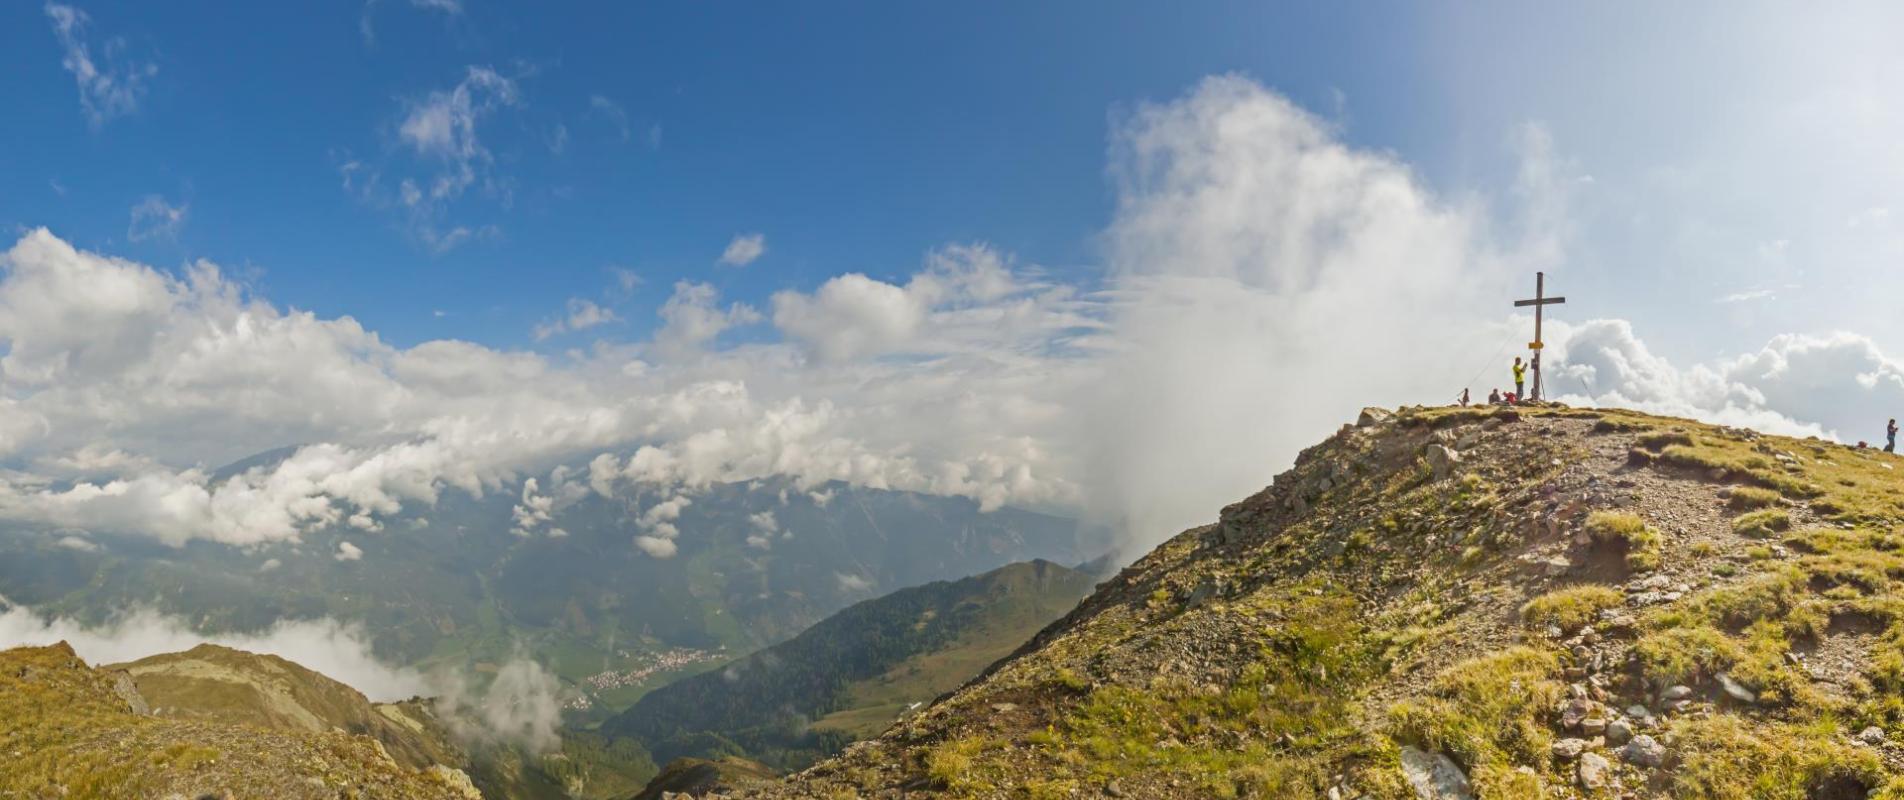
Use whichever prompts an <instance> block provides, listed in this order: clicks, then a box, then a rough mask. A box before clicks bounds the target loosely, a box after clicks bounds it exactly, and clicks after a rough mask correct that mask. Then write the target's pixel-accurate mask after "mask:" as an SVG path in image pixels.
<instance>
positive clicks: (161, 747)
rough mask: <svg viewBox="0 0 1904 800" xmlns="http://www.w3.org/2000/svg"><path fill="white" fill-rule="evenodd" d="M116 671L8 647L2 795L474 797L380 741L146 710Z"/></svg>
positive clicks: (465, 786)
mask: <svg viewBox="0 0 1904 800" xmlns="http://www.w3.org/2000/svg"><path fill="white" fill-rule="evenodd" d="M143 708H145V701H144V699H143V698H142V697H141V696H140V695H139V693H138V690H137V689H136V688H135V687H134V685H133V682H132V681H131V680H129V679H122V674H120V673H110V672H107V671H105V670H97V669H93V668H92V667H89V666H87V665H86V663H85V662H84V661H81V660H80V659H79V657H78V656H76V655H74V653H73V650H72V648H70V647H68V646H66V645H64V644H60V645H54V646H51V647H22V648H16V649H13V650H7V651H4V652H0V756H3V757H0V763H4V768H0V797H21V798H55V797H89V798H92V797H97V798H117V797H129V798H130V797H169V796H183V797H203V796H213V797H225V796H232V797H272V798H393V799H399V798H472V797H478V796H479V795H477V794H476V790H475V788H474V787H473V786H471V785H470V783H469V780H468V778H466V777H465V776H464V775H463V774H462V773H460V772H456V771H454V770H450V769H446V768H442V767H434V766H433V767H428V768H424V769H416V768H412V767H408V766H404V765H402V764H399V763H398V762H397V761H396V760H394V759H392V758H391V757H390V755H389V754H388V753H387V752H386V751H385V749H384V748H383V747H382V746H381V745H380V744H379V743H378V742H377V741H376V740H374V739H371V738H369V737H366V736H356V735H352V734H349V733H345V732H342V731H329V730H326V731H291V730H284V729H272V728H262V727H256V726H252V725H245V724H235V723H231V722H225V721H214V720H187V719H173V718H165V717H156V716H151V715H149V714H146V713H140V712H141V710H142V709H143Z"/></svg>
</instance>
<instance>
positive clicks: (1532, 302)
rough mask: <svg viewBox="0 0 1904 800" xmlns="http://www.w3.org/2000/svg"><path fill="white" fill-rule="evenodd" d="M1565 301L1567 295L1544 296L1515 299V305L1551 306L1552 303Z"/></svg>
mask: <svg viewBox="0 0 1904 800" xmlns="http://www.w3.org/2000/svg"><path fill="white" fill-rule="evenodd" d="M1565 302H1567V298H1565V297H1543V298H1540V299H1539V300H1515V301H1514V307H1516V308H1519V307H1521V306H1551V305H1556V304H1559V303H1565Z"/></svg>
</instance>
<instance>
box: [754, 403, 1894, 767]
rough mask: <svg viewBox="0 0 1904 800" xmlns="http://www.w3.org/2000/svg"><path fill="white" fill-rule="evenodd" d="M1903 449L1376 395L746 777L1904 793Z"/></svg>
mask: <svg viewBox="0 0 1904 800" xmlns="http://www.w3.org/2000/svg"><path fill="white" fill-rule="evenodd" d="M1900 469H1904V461H1900V460H1899V459H1898V458H1896V457H1894V456H1891V455H1887V454H1880V453H1876V452H1873V451H1870V450H1858V449H1852V448H1847V447H1843V446H1840V445H1835V444H1830V443H1826V442H1822V441H1818V440H1795V439H1788V438H1781V437H1773V436H1764V435H1760V434H1757V433H1754V432H1751V431H1743V430H1737V429H1730V428H1719V427H1713V426H1708V425H1702V424H1697V423H1693V422H1688V421H1684V420H1671V419H1662V418H1656V417H1647V416H1642V415H1637V414H1631V413H1626V412H1617V411H1604V412H1598V411H1582V410H1570V409H1565V408H1559V407H1548V408H1524V409H1518V410H1515V409H1499V410H1494V409H1433V410H1425V409H1411V410H1406V411H1404V412H1402V413H1400V414H1398V415H1392V417H1391V415H1390V414H1388V413H1387V412H1382V411H1379V410H1371V411H1370V412H1366V413H1365V414H1364V418H1363V420H1362V424H1359V425H1357V426H1345V428H1344V429H1343V431H1341V432H1340V433H1338V434H1337V435H1335V436H1334V437H1332V438H1330V439H1329V440H1328V441H1326V442H1324V443H1322V444H1320V445H1318V446H1316V447H1313V448H1310V449H1309V450H1307V451H1305V452H1304V453H1303V454H1302V455H1301V456H1300V457H1299V458H1298V459H1297V463H1296V466H1295V467H1294V469H1292V470H1290V471H1289V472H1286V473H1284V474H1283V475H1279V476H1278V477H1277V478H1276V481H1275V483H1274V485H1273V486H1271V487H1270V488H1268V489H1265V490H1263V491H1262V492H1260V493H1258V494H1256V495H1255V496H1252V497H1250V498H1248V499H1246V500H1244V501H1243V502H1240V503H1237V504H1235V505H1232V506H1230V507H1228V508H1225V509H1224V510H1223V512H1222V515H1221V517H1220V519H1219V521H1218V522H1217V523H1216V524H1212V525H1207V526H1203V527H1199V528H1195V529H1192V530H1189V531H1186V532H1184V533H1182V534H1180V535H1178V536H1176V537H1175V538H1172V539H1171V540H1170V541H1168V542H1166V543H1165V544H1163V545H1162V546H1160V547H1158V548H1157V549H1156V550H1155V551H1153V552H1152V553H1150V554H1149V555H1147V556H1145V557H1144V558H1143V559H1141V560H1140V561H1138V562H1137V563H1136V564H1133V565H1132V566H1130V567H1128V568H1126V569H1125V570H1124V571H1123V572H1122V574H1120V575H1119V576H1117V577H1116V578H1115V579H1113V580H1111V581H1109V582H1107V583H1106V584H1104V585H1103V586H1101V587H1100V588H1099V590H1098V591H1097V592H1095V593H1094V594H1093V595H1092V596H1091V597H1089V598H1087V599H1086V600H1085V601H1084V602H1083V603H1082V604H1080V606H1079V607H1078V608H1077V609H1076V610H1075V611H1073V612H1072V613H1070V614H1068V615H1067V616H1066V617H1065V618H1063V619H1062V620H1059V621H1058V622H1056V623H1054V624H1052V625H1051V626H1049V627H1048V628H1046V629H1045V630H1044V631H1042V632H1041V633H1039V634H1038V636H1037V637H1036V638H1035V639H1034V640H1033V641H1031V642H1030V643H1028V644H1027V645H1026V646H1025V647H1023V648H1021V649H1020V650H1019V651H1018V652H1017V653H1015V654H1014V655H1012V656H1011V657H1009V658H1007V659H1005V660H1003V661H1001V662H999V663H998V664H997V665H995V666H994V667H993V668H992V669H990V670H988V672H987V674H985V675H984V676H982V677H981V678H979V679H977V680H975V681H973V682H972V683H970V684H968V685H967V686H965V687H963V688H962V689H960V690H958V691H957V692H955V693H953V694H951V695H950V696H948V697H946V698H944V699H942V700H941V701H939V702H938V703H936V704H934V705H933V706H932V707H930V708H929V709H927V710H925V711H923V712H921V713H919V714H916V715H914V716H911V717H908V718H907V719H905V720H903V721H901V722H900V723H899V724H898V725H896V726H894V727H893V729H892V730H890V731H888V732H887V733H886V734H885V735H884V736H883V737H881V738H880V739H878V740H876V741H873V742H869V743H865V744H862V745H856V746H854V747H853V748H851V749H850V750H848V751H847V753H846V754H844V755H842V756H840V757H838V758H835V759H832V760H829V761H826V762H823V763H821V764H819V765H817V766H815V767H813V768H811V769H809V770H807V771H805V772H802V773H800V774H798V775H794V776H791V777H790V778H788V779H786V780H785V781H783V782H781V783H778V784H774V785H771V786H767V787H762V788H758V789H748V790H737V791H735V792H731V793H730V795H731V796H740V797H757V798H759V797H776V798H779V797H799V798H822V797H845V796H858V797H882V798H884V797H891V798H897V797H916V796H919V795H921V794H924V793H943V794H947V795H951V796H963V797H1090V796H1100V795H1110V796H1124V797H1146V798H1193V797H1194V798H1203V797H1235V796H1247V797H1273V798H1321V797H1346V798H1354V797H1376V798H1407V797H1419V798H1473V797H1481V798H1533V797H1552V798H1598V797H1621V796H1624V797H1644V798H1652V797H1684V798H1747V797H1750V798H1790V799H1791V800H1801V799H1809V800H1838V799H1839V798H1845V799H1847V800H1848V799H1849V798H1864V797H1882V798H1899V797H1904V750H1901V749H1900V748H1899V747H1898V746H1897V745H1895V744H1893V742H1894V741H1896V740H1897V736H1898V734H1899V732H1900V731H1904V655H1901V653H1904V650H1900V643H1901V642H1904V591H1900V587H1899V584H1898V581H1899V580H1904V536H1900V535H1899V534H1898V533H1896V532H1895V530H1896V528H1897V527H1898V525H1899V524H1900V523H1904V492H1900V489H1901V488H1904V482H1901V478H1900V475H1899V470H1900Z"/></svg>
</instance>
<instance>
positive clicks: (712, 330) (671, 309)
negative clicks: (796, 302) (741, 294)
mask: <svg viewBox="0 0 1904 800" xmlns="http://www.w3.org/2000/svg"><path fill="white" fill-rule="evenodd" d="M660 315H661V330H660V331H659V332H657V333H656V334H655V337H654V348H655V351H656V352H658V353H660V354H662V355H664V356H668V357H673V358H681V357H685V356H689V355H692V354H694V353H697V352H699V351H700V350H701V348H702V347H703V346H705V345H707V344H708V343H709V342H711V341H713V340H714V337H716V336H719V335H721V332H722V331H725V330H727V329H728V328H731V327H734V326H736V325H748V324H752V323H755V322H759V321H760V313H759V312H757V311H755V310H754V309H753V308H752V307H751V306H748V305H747V304H745V303H734V304H731V305H729V306H727V307H726V308H721V307H720V292H719V291H718V290H716V289H715V288H714V287H713V286H711V285H708V284H705V283H694V282H692V281H680V282H677V283H675V285H674V294H672V295H670V296H669V297H668V301H667V302H666V303H663V304H662V305H661V311H660Z"/></svg>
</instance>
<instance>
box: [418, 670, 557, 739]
mask: <svg viewBox="0 0 1904 800" xmlns="http://www.w3.org/2000/svg"><path fill="white" fill-rule="evenodd" d="M438 683H439V685H440V687H441V689H442V690H443V691H442V692H441V696H440V697H439V698H438V700H437V703H436V711H437V713H438V714H439V715H442V716H443V717H445V718H446V719H447V720H448V721H449V723H450V726H451V729H452V730H453V731H454V732H455V733H456V734H457V735H458V736H459V737H461V738H462V739H464V740H465V741H477V742H486V743H497V742H500V743H503V744H509V745H514V746H517V747H521V748H523V749H525V750H527V751H528V752H530V753H531V754H540V753H544V752H547V751H549V750H551V749H553V748H554V747H555V746H556V745H558V744H560V743H561V736H560V734H559V733H558V732H557V730H558V728H559V726H560V725H561V722H562V705H561V693H562V684H561V681H559V680H558V679H557V678H556V677H555V675H554V674H553V673H551V672H549V671H548V670H547V669H544V668H543V667H542V665H541V664H539V663H536V662H535V661H532V660H530V659H528V658H525V657H522V656H520V655H518V656H516V657H514V658H511V659H510V660H509V661H507V662H505V663H504V664H503V665H502V667H501V668H499V669H497V670H496V677H495V679H494V680H491V681H490V682H489V685H488V686H487V687H485V688H484V689H483V690H482V691H476V690H475V689H474V687H472V686H471V685H470V683H469V682H468V681H467V680H463V679H460V678H459V679H455V680H447V681H442V680H440V681H438Z"/></svg>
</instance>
